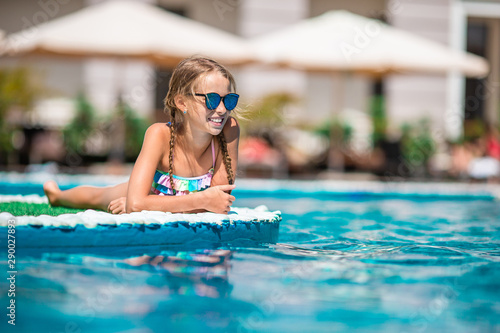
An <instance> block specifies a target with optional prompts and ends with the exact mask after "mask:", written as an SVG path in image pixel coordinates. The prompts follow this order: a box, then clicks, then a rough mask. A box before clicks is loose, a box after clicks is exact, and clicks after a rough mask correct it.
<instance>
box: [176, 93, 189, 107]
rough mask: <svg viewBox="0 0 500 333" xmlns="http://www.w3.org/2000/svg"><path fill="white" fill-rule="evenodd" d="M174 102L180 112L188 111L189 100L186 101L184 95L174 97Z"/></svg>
mask: <svg viewBox="0 0 500 333" xmlns="http://www.w3.org/2000/svg"><path fill="white" fill-rule="evenodd" d="M174 102H175V106H176V107H177V109H179V110H186V109H187V104H186V102H187V100H186V97H185V96H182V95H177V96H175V97H174Z"/></svg>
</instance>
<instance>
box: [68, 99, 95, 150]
mask: <svg viewBox="0 0 500 333" xmlns="http://www.w3.org/2000/svg"><path fill="white" fill-rule="evenodd" d="M76 104H77V107H76V114H75V117H74V118H73V120H72V121H71V122H70V123H69V124H68V125H66V127H65V128H64V129H63V137H64V144H65V146H66V148H67V149H68V150H71V151H74V152H85V142H86V141H87V139H88V138H89V137H90V136H91V134H92V132H93V131H94V128H95V124H96V121H95V111H94V108H93V107H92V105H91V104H90V102H89V101H88V99H87V98H86V97H85V96H84V95H83V94H80V95H79V96H78V97H77V100H76Z"/></svg>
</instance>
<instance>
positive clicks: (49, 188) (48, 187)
mask: <svg viewBox="0 0 500 333" xmlns="http://www.w3.org/2000/svg"><path fill="white" fill-rule="evenodd" d="M43 191H44V192H45V195H46V196H47V198H48V199H49V202H50V205H51V206H59V200H58V197H59V193H61V190H60V189H59V186H57V183H56V182H55V181H53V180H49V181H48V182H46V183H45V184H43Z"/></svg>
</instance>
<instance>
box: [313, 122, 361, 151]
mask: <svg viewBox="0 0 500 333" xmlns="http://www.w3.org/2000/svg"><path fill="white" fill-rule="evenodd" d="M352 132H353V128H352V126H351V125H349V124H348V123H344V122H341V121H340V120H339V119H337V118H334V119H331V120H328V121H326V122H323V123H321V125H319V126H318V127H317V128H315V129H314V133H316V134H319V135H322V136H324V137H326V138H328V139H330V140H331V139H332V138H331V135H332V133H333V136H334V138H333V140H334V142H335V143H336V144H341V145H342V146H344V147H347V146H348V145H349V143H350V142H351V139H352Z"/></svg>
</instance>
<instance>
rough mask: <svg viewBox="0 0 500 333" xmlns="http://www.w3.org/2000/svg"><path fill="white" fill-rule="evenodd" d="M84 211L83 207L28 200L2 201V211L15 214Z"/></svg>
mask: <svg viewBox="0 0 500 333" xmlns="http://www.w3.org/2000/svg"><path fill="white" fill-rule="evenodd" d="M81 211H83V209H75V208H66V207H52V206H50V205H49V204H45V203H44V204H38V203H27V202H0V212H9V213H11V214H12V215H14V216H24V215H30V216H39V215H51V216H57V215H61V214H74V213H78V212H81Z"/></svg>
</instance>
